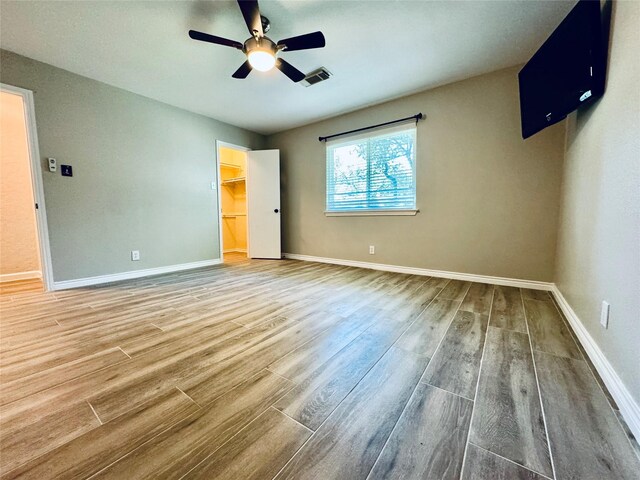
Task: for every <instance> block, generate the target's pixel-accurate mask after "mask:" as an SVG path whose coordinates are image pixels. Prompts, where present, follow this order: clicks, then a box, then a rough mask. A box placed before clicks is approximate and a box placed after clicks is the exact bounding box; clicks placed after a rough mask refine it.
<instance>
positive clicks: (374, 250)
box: [369, 245, 376, 255]
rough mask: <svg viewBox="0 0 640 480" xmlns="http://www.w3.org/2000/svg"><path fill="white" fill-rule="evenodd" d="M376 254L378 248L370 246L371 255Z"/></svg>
mask: <svg viewBox="0 0 640 480" xmlns="http://www.w3.org/2000/svg"><path fill="white" fill-rule="evenodd" d="M375 253H376V247H375V246H373V245H369V255H374V254H375Z"/></svg>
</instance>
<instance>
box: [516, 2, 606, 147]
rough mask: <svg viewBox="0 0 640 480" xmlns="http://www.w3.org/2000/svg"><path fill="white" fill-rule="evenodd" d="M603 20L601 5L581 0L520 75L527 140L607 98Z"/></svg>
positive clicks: (522, 112)
mask: <svg viewBox="0 0 640 480" xmlns="http://www.w3.org/2000/svg"><path fill="white" fill-rule="evenodd" d="M601 16H602V15H601V9H600V1H599V0H579V1H578V3H577V4H576V6H575V7H574V8H573V9H572V10H571V12H569V14H568V15H567V16H566V18H565V19H564V20H563V21H562V23H561V24H560V25H559V26H558V28H556V29H555V31H554V32H553V33H552V34H551V36H550V37H549V38H548V39H547V41H546V42H544V44H543V45H542V47H540V49H539V50H538V51H537V52H536V53H535V54H534V55H533V57H532V58H531V60H529V62H528V63H527V64H526V65H525V66H524V67H523V68H522V70H520V73H519V74H518V79H519V82H520V115H521V120H522V138H528V137H530V136H531V135H533V134H535V133H537V132H539V131H540V130H542V129H544V128H546V127H548V126H550V125H553V124H554V123H558V122H559V121H561V120H562V119H563V118H565V117H566V116H567V115H568V114H569V113H571V112H572V111H574V110H575V109H577V108H578V107H579V106H580V105H582V104H585V103H589V102H593V101H594V100H595V99H597V98H599V97H601V96H602V95H603V94H604V85H605V69H606V58H605V55H606V53H605V50H606V43H605V41H604V39H603V34H602V32H603V30H604V28H603V25H602V20H601ZM607 30H608V29H607Z"/></svg>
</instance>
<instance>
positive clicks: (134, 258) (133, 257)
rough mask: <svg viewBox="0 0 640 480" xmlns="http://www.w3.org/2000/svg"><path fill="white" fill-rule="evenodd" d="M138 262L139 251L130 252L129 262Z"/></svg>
mask: <svg viewBox="0 0 640 480" xmlns="http://www.w3.org/2000/svg"><path fill="white" fill-rule="evenodd" d="M138 260H140V250H131V261H132V262H137V261H138Z"/></svg>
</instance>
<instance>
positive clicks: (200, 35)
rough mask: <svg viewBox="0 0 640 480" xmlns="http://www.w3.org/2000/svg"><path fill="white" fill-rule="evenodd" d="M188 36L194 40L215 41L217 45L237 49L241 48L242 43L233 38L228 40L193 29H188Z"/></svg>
mask: <svg viewBox="0 0 640 480" xmlns="http://www.w3.org/2000/svg"><path fill="white" fill-rule="evenodd" d="M189 36H190V37H191V38H193V39H194V40H200V41H201V42H209V43H215V44H217V45H224V46H225V47H233V48H237V49H238V50H242V47H243V45H242V44H241V43H240V42H236V41H235V40H229V39H228V38H222V37H216V36H215V35H209V34H208V33H202V32H196V31H195V30H189Z"/></svg>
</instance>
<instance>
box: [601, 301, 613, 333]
mask: <svg viewBox="0 0 640 480" xmlns="http://www.w3.org/2000/svg"><path fill="white" fill-rule="evenodd" d="M609 310H611V305H609V302H604V301H603V302H602V310H601V311H600V325H602V326H603V327H604V328H609Z"/></svg>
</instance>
